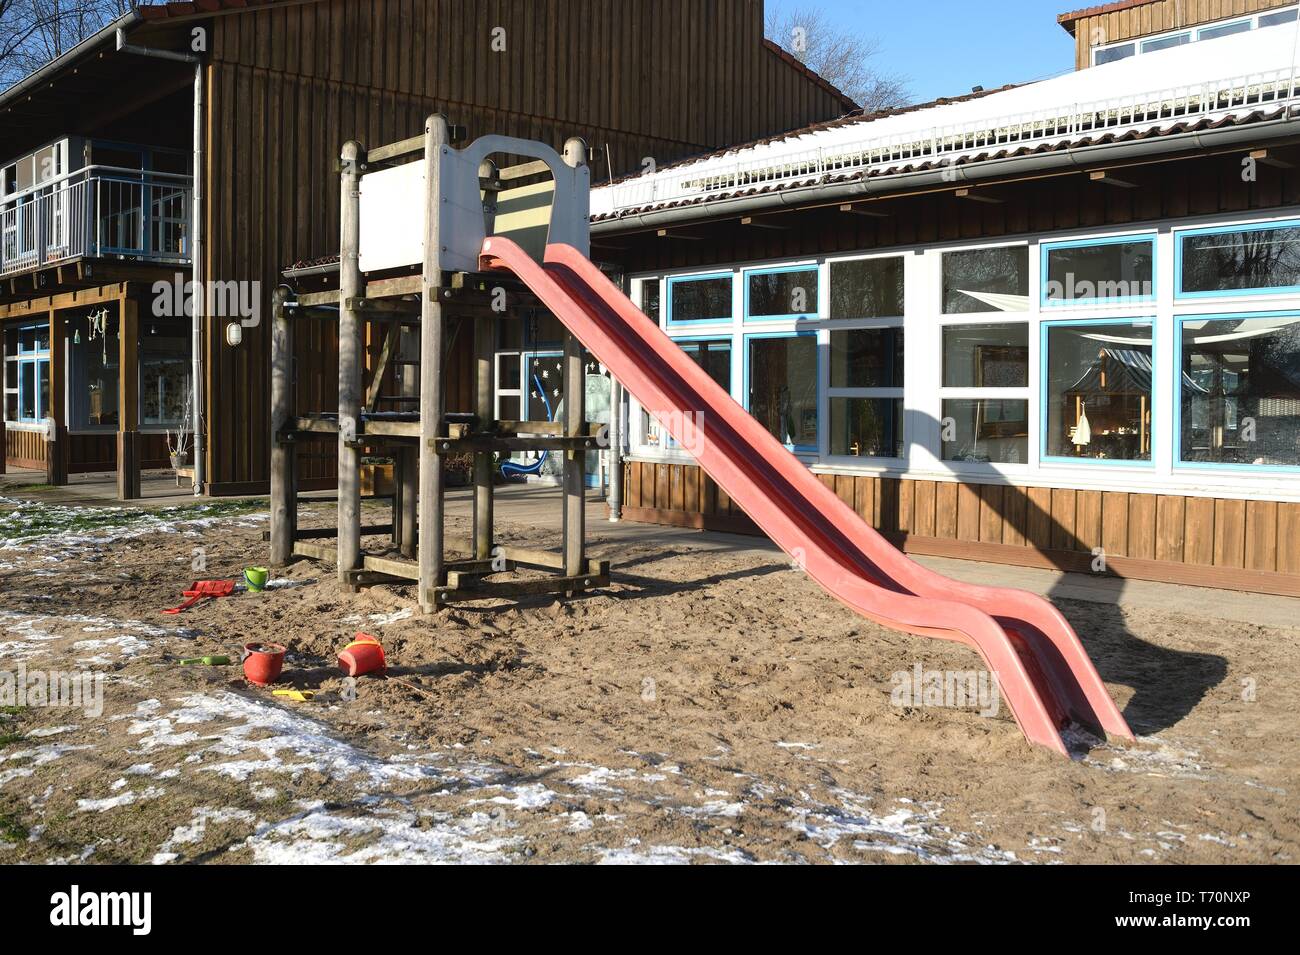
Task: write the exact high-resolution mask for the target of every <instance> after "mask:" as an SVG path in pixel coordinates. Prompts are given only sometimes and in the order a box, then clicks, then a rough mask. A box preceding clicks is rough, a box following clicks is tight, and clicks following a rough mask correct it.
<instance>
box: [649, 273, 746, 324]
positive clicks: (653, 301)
mask: <svg viewBox="0 0 1300 955" xmlns="http://www.w3.org/2000/svg"><path fill="white" fill-rule="evenodd" d="M727 294H728V296H730V294H731V292H730V290H728V292H727ZM641 311H643V312H645V313H646V315H647V316H648V317H649V318H650V320H651V321H652V322H655V323H656V324H658V322H659V280H658V279H644V280H643V281H642V282H641ZM728 312H730V309H728Z"/></svg>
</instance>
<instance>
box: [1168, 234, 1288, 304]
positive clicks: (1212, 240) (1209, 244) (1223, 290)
mask: <svg viewBox="0 0 1300 955" xmlns="http://www.w3.org/2000/svg"><path fill="white" fill-rule="evenodd" d="M1178 253H1179V254H1178V295H1179V297H1181V298H1198V297H1206V296H1213V295H1230V294H1233V293H1239V292H1284V291H1293V290H1296V289H1300V224H1297V223H1279V224H1276V225H1260V226H1249V227H1246V228H1240V229H1227V230H1205V229H1198V230H1196V231H1194V232H1183V233H1180V234H1179V235H1178Z"/></svg>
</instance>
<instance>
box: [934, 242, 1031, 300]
mask: <svg viewBox="0 0 1300 955" xmlns="http://www.w3.org/2000/svg"><path fill="white" fill-rule="evenodd" d="M1028 310H1029V249H1028V247H1026V246H1023V245H1018V246H1002V247H999V248H993V249H963V250H960V251H956V252H945V253H944V254H943V311H944V314H945V315H956V314H963V313H969V312H1026V311H1028Z"/></svg>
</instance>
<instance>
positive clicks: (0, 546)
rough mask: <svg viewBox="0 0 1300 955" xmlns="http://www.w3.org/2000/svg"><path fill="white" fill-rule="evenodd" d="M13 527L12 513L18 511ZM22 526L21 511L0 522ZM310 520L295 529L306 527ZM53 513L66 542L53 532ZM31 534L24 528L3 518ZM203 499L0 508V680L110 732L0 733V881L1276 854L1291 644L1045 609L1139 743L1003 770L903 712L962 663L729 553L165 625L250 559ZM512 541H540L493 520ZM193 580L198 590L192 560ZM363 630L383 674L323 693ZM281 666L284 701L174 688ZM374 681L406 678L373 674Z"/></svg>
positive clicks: (1290, 806) (1030, 754)
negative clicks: (39, 688)
mask: <svg viewBox="0 0 1300 955" xmlns="http://www.w3.org/2000/svg"><path fill="white" fill-rule="evenodd" d="M15 514H17V515H18V516H17V517H15ZM24 516H25V518H26V520H24V519H22V518H23V517H24ZM331 516H332V515H330V513H329V512H328V510H327V509H326V508H324V507H318V508H316V509H315V510H310V509H309V510H308V511H307V512H306V514H305V515H304V521H303V523H304V524H305V525H307V526H310V525H312V524H324V523H326V522H327V520H328V519H329V518H330V517H331ZM74 520H79V521H82V523H80V524H75V525H74V524H71V523H69V522H72V521H74ZM28 526H31V527H35V528H36V530H34V531H32V532H30V533H27V532H23V531H22V530H21V528H23V527H28ZM265 526H266V525H265V519H264V514H262V513H259V512H258V511H257V510H255V509H252V508H249V507H240V506H236V505H227V506H222V507H218V508H216V509H212V510H210V511H202V510H195V509H193V508H187V509H182V510H179V511H176V512H172V513H168V514H163V515H150V516H145V517H138V516H130V517H121V518H119V519H116V520H115V519H111V518H108V517H105V518H104V519H102V520H99V521H97V522H90V523H89V524H85V522H84V519H82V518H74V517H73V516H72V515H70V514H63V513H61V512H59V510H58V509H52V508H49V507H42V506H39V505H37V506H33V505H22V506H20V505H18V504H17V503H16V502H13V501H8V502H0V538H4V539H0V671H8V672H16V671H17V669H18V668H19V667H20V666H21V667H23V668H25V670H26V671H27V672H29V673H30V672H33V671H40V672H45V671H49V670H65V671H71V670H76V671H93V672H97V673H102V674H104V675H105V677H104V683H103V712H102V714H100V715H87V714H86V713H85V712H83V710H81V709H75V708H54V707H37V706H29V707H26V708H21V707H11V708H9V709H7V710H5V711H4V713H3V715H2V716H0V740H3V743H4V745H3V746H0V862H49V861H76V860H84V861H87V862H133V863H149V862H156V863H160V864H162V863H183V862H253V861H257V862H381V861H382V862H386V861H408V862H422V861H474V862H510V861H532V862H597V861H612V862H736V863H740V862H770V861H777V862H832V861H846V862H891V863H894V862H899V863H902V862H918V861H928V862H954V863H963V862H972V863H1015V862H1170V863H1192V862H1198V863H1203V862H1245V863H1266V862H1290V861H1294V859H1295V857H1296V854H1297V851H1298V846H1297V840H1298V838H1300V809H1297V801H1296V799H1295V796H1294V793H1295V790H1296V787H1297V785H1298V783H1300V781H1298V780H1297V778H1296V777H1297V769H1296V753H1297V751H1300V747H1297V732H1298V731H1297V723H1296V720H1295V713H1296V712H1297V711H1298V710H1300V689H1298V687H1300V645H1298V642H1297V638H1298V637H1300V631H1297V630H1282V629H1267V628H1264V627H1258V626H1252V625H1249V624H1243V623H1235V622H1230V621H1221V620H1216V619H1214V608H1213V606H1207V607H1206V608H1205V613H1204V614H1203V615H1202V616H1199V617H1197V618H1195V619H1193V618H1189V617H1186V616H1180V615H1177V614H1173V613H1168V612H1163V611H1153V610H1149V609H1130V610H1127V611H1125V610H1123V609H1120V608H1115V607H1110V606H1106V605H1102V604H1096V603H1083V602H1069V601H1067V602H1064V603H1062V604H1061V606H1062V609H1063V610H1064V611H1065V613H1066V615H1067V616H1068V617H1069V618H1070V619H1071V621H1072V622H1073V623H1074V624H1075V626H1076V628H1077V629H1078V630H1079V632H1080V635H1081V636H1082V638H1083V640H1084V642H1085V644H1086V645H1087V647H1088V649H1089V651H1090V652H1091V654H1092V655H1093V658H1094V660H1095V661H1096V662H1097V665H1098V668H1099V670H1100V671H1101V673H1102V676H1103V677H1104V678H1105V679H1106V681H1107V683H1108V686H1109V687H1110V689H1111V692H1112V693H1113V694H1114V695H1115V697H1116V699H1117V700H1118V701H1119V702H1120V704H1121V705H1122V706H1123V708H1124V711H1125V715H1126V717H1127V718H1128V720H1129V721H1130V723H1131V725H1132V726H1133V728H1134V730H1135V731H1136V732H1137V733H1138V734H1139V736H1140V738H1141V739H1140V742H1139V743H1138V744H1137V745H1136V746H1126V747H1125V746H1109V745H1105V744H1100V743H1098V742H1097V741H1095V740H1090V739H1088V738H1086V737H1083V736H1075V737H1074V738H1073V740H1072V742H1073V744H1074V747H1075V755H1074V758H1073V759H1072V760H1064V759H1061V758H1059V757H1056V756H1054V755H1052V754H1051V753H1048V752H1046V751H1042V750H1038V749H1032V748H1030V747H1029V746H1028V745H1027V744H1026V743H1025V742H1024V740H1023V738H1022V737H1021V734H1020V733H1019V731H1018V730H1017V728H1016V726H1015V724H1014V722H1013V721H1012V719H1011V717H1010V715H1009V713H1008V712H1007V711H1006V708H1005V706H1001V707H1000V708H999V709H998V712H997V713H996V714H995V715H981V713H980V712H978V710H979V709H980V706H979V702H978V701H967V702H968V703H969V704H971V705H967V706H965V707H962V708H956V707H952V706H935V705H929V704H930V703H932V702H943V701H941V700H939V701H927V700H925V699H924V698H918V699H916V700H914V701H912V702H913V703H915V704H917V705H900V704H899V700H898V693H897V692H896V690H897V688H898V686H899V680H898V679H897V678H896V677H895V675H896V674H899V673H914V672H916V668H918V667H919V668H920V669H921V672H922V673H924V674H930V673H934V672H941V673H942V672H956V673H965V672H968V671H978V670H979V669H980V666H979V661H978V660H977V659H976V658H975V657H974V655H973V654H971V653H968V652H967V651H965V650H963V649H961V648H959V647H954V646H949V645H946V644H943V643H940V642H937V641H931V640H921V639H917V638H912V637H907V636H903V635H899V634H893V633H890V632H888V631H885V630H883V629H881V628H879V627H876V626H874V625H872V624H870V623H867V622H866V621H864V620H862V619H860V618H858V617H856V616H854V615H853V614H852V613H850V612H849V611H847V610H846V609H844V608H842V607H841V606H840V605H838V604H837V603H835V602H834V601H833V600H831V599H830V598H828V597H827V596H826V595H825V594H824V593H822V591H821V590H820V589H818V588H817V586H816V585H815V584H813V583H812V582H811V581H810V580H808V579H807V578H806V577H805V576H804V575H802V574H801V573H799V572H798V571H796V570H793V569H792V568H791V566H790V564H789V562H788V561H787V560H786V559H785V558H783V557H782V556H781V555H780V554H778V553H775V552H771V551H763V550H756V549H754V548H753V547H751V546H748V545H745V546H736V547H719V546H717V545H716V543H715V544H714V545H712V546H709V545H706V543H705V542H704V541H703V540H702V539H700V540H699V542H698V543H695V542H692V541H691V540H686V541H685V542H684V543H680V544H672V545H665V544H663V543H662V542H659V543H645V544H640V545H638V544H632V545H629V544H628V543H627V541H626V540H625V539H621V540H619V541H618V542H616V543H615V542H611V541H602V539H601V533H600V532H601V528H599V527H595V528H593V530H594V535H593V546H592V551H593V555H594V556H599V557H609V558H610V559H612V560H613V561H614V563H615V574H616V581H615V583H614V585H613V586H611V587H610V588H609V589H608V590H607V591H605V592H602V593H599V594H596V595H592V596H588V597H583V598H580V599H576V600H572V601H568V602H563V601H557V600H554V599H550V598H539V599H536V600H532V601H526V602H522V603H518V604H509V605H498V606H493V605H490V604H467V605H464V606H462V607H458V608H454V609H451V610H447V611H444V612H442V613H440V614H438V615H436V616H433V617H422V616H421V615H420V614H419V613H418V611H417V610H416V607H415V600H414V594H413V593H412V590H411V588H408V587H376V588H372V589H370V590H367V591H365V592H363V593H362V594H361V595H359V596H349V595H345V594H343V593H342V592H341V591H340V589H339V587H338V585H337V584H336V583H335V581H334V579H333V575H332V573H331V572H330V571H329V569H328V568H326V569H323V568H321V567H320V566H317V565H314V564H310V563H299V564H295V565H294V566H293V567H291V568H289V569H288V570H287V571H284V572H277V573H276V574H275V579H274V580H273V582H272V587H271V589H270V590H269V591H268V592H266V593H265V594H261V595H236V596H234V597H230V598H226V599H222V600H218V601H213V602H209V603H207V604H205V605H203V606H201V607H199V608H196V609H195V610H194V611H191V612H190V613H187V614H186V615H184V616H181V617H166V616H163V615H162V614H161V613H159V612H158V611H159V610H161V608H163V607H168V606H173V605H175V604H176V603H178V602H179V598H180V591H181V590H182V589H183V587H184V585H185V584H186V583H188V582H189V581H190V580H191V579H193V578H194V577H236V576H237V575H238V574H239V573H240V572H241V571H242V569H243V568H244V567H245V566H247V565H248V564H253V563H260V562H262V561H263V560H264V556H265V547H264V545H263V543H262V539H261V538H262V531H263V530H264V529H265ZM503 537H504V538H505V539H507V540H511V541H515V542H519V543H524V542H529V543H537V544H541V543H547V542H550V541H551V540H552V538H553V535H552V533H551V532H549V531H546V530H539V529H535V528H529V527H526V526H522V525H508V526H506V527H504V528H503ZM200 554H201V556H202V557H203V559H205V560H206V568H207V569H206V572H204V573H197V572H194V571H192V570H191V567H192V565H193V563H194V561H195V559H196V555H200ZM357 630H366V631H368V632H370V633H373V634H375V635H376V636H377V637H378V638H379V639H380V640H381V641H382V643H383V645H384V648H385V650H386V652H387V656H388V660H389V663H390V665H391V670H390V674H391V675H392V676H394V677H395V678H396V679H392V680H385V679H380V678H373V677H366V678H361V679H358V680H357V681H355V683H349V682H347V681H345V680H344V679H343V678H342V677H341V675H340V673H339V671H338V669H337V667H336V666H335V665H334V654H335V652H336V651H337V650H338V649H339V648H341V647H342V646H343V645H344V644H345V643H346V642H347V641H348V640H349V639H350V638H351V636H352V634H353V633H354V632H355V631H357ZM250 640H268V641H275V642H278V643H282V644H284V645H286V646H287V647H288V649H289V658H288V662H287V664H286V680H285V682H284V683H283V684H282V686H285V687H297V688H300V689H311V690H315V691H317V695H316V697H315V698H313V699H312V700H311V701H309V702H304V703H296V702H292V701H289V700H286V699H284V698H280V697H275V696H273V695H272V693H271V691H270V690H269V689H268V690H258V689H254V688H251V687H249V686H248V685H247V684H245V683H244V681H243V680H242V679H240V678H239V670H238V667H234V666H232V667H181V666H179V665H178V663H177V661H178V660H180V659H181V658H184V657H194V656H201V655H205V654H217V653H230V654H234V655H235V656H236V659H237V655H238V648H239V647H240V646H241V645H242V644H243V643H245V642H248V641H250ZM398 681H400V682H398Z"/></svg>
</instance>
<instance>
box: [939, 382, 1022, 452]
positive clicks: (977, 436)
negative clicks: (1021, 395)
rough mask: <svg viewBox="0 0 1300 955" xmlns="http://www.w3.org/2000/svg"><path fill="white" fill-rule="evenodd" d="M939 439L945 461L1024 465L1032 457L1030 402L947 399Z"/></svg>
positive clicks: (996, 399) (1002, 399) (998, 399)
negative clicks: (1030, 448)
mask: <svg viewBox="0 0 1300 955" xmlns="http://www.w3.org/2000/svg"><path fill="white" fill-rule="evenodd" d="M940 439H941V441H942V443H943V459H944V460H945V461H974V462H982V463H994V464H1024V463H1025V462H1026V461H1027V460H1028V457H1029V402H1028V400H1020V399H1014V398H1012V399H1004V398H945V399H944V402H943V428H942V433H941V435H940Z"/></svg>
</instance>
